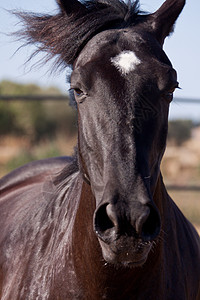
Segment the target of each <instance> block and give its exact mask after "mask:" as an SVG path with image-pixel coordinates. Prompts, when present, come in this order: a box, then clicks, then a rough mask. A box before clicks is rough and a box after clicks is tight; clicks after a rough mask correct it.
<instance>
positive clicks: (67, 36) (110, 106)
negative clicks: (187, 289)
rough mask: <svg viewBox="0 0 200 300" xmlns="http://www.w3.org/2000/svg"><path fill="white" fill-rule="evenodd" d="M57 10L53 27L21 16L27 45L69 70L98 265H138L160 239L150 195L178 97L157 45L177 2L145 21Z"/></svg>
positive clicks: (94, 6) (63, 3) (129, 11)
mask: <svg viewBox="0 0 200 300" xmlns="http://www.w3.org/2000/svg"><path fill="white" fill-rule="evenodd" d="M57 2H58V4H59V7H60V12H59V19H61V18H62V21H63V25H62V26H58V25H57V20H58V16H54V17H52V16H44V17H43V18H41V17H40V18H39V19H36V18H35V16H34V15H33V16H31V17H30V16H29V17H28V22H27V20H26V15H22V16H21V17H22V18H23V20H24V21H25V23H28V26H27V31H26V35H28V36H29V40H28V42H30V41H31V42H39V43H40V45H41V46H40V48H39V50H45V51H47V52H48V53H50V55H55V54H57V55H58V62H60V61H62V62H63V61H64V62H65V63H66V64H71V65H72V69H73V71H72V75H71V89H73V90H74V96H75V101H76V104H77V109H78V157H79V166H80V170H81V172H82V175H83V178H84V179H85V180H86V181H87V183H88V184H90V186H91V191H92V193H93V195H94V198H95V201H96V204H95V205H96V209H95V212H94V216H93V227H94V232H95V234H96V236H97V238H98V240H99V243H100V246H101V249H102V254H103V257H104V259H105V260H106V261H107V262H109V263H113V264H117V265H124V266H138V265H142V264H143V263H144V262H145V261H146V259H147V257H148V254H149V252H150V250H151V248H152V246H153V244H154V241H155V240H156V239H157V238H158V237H159V234H160V231H161V226H162V216H161V213H160V211H159V203H156V202H155V201H154V193H155V190H156V185H157V181H158V177H159V175H160V162H161V159H162V156H163V153H164V151H165V146H166V137H167V128H168V125H167V124H168V110H169V105H170V102H171V101H172V98H173V92H174V90H175V89H176V88H178V81H177V74H176V71H175V70H174V69H173V67H172V64H171V62H170V60H169V59H168V57H167V55H166V54H165V52H164V50H163V43H164V40H165V38H166V37H167V36H168V35H169V34H170V32H171V31H172V29H173V25H174V23H175V21H176V19H177V18H178V16H179V14H180V12H181V10H182V8H183V6H184V4H185V1H184V0H166V1H165V2H164V4H163V5H162V6H161V7H160V8H159V9H158V10H157V11H156V12H155V13H153V14H145V13H140V12H139V11H138V8H137V7H138V2H137V1H136V2H134V3H131V1H129V2H128V4H125V3H124V2H123V1H118V0H112V1H108V0H99V1H86V2H79V1H77V0H70V1H69V0H59V1H57ZM38 20H39V21H38Z"/></svg>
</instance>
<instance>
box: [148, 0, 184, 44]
mask: <svg viewBox="0 0 200 300" xmlns="http://www.w3.org/2000/svg"><path fill="white" fill-rule="evenodd" d="M184 5H185V0H166V1H165V2H164V3H163V5H162V6H161V7H160V8H159V9H158V10H157V11H156V12H155V13H153V14H152V15H151V26H152V29H153V33H154V34H155V35H156V38H157V39H158V41H159V42H160V44H161V45H163V43H164V40H165V38H166V37H167V36H168V35H169V34H170V32H171V31H172V30H173V26H174V24H175V22H176V20H177V18H178V16H179V14H180V13H181V11H182V9H183V7H184Z"/></svg>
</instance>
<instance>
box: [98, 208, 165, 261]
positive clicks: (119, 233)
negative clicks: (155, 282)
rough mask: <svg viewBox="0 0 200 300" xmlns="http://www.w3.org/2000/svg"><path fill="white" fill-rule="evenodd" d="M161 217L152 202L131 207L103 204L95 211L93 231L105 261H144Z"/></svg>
mask: <svg viewBox="0 0 200 300" xmlns="http://www.w3.org/2000/svg"><path fill="white" fill-rule="evenodd" d="M160 227H161V224H160V216H159V212H158V210H157V208H156V207H155V206H154V204H153V203H150V202H149V203H148V204H141V203H139V202H135V203H133V205H132V206H131V207H126V208H123V209H120V206H117V205H114V204H110V203H104V204H101V205H100V206H99V207H98V208H97V209H96V211H95V214H94V231H95V233H96V235H97V237H98V240H99V243H100V246H101V249H102V254H103V257H104V259H105V260H106V262H108V263H112V264H117V265H123V266H131V267H134V266H139V265H142V264H144V263H145V261H146V260H147V257H148V254H149V252H150V250H151V248H152V245H153V242H154V241H155V240H156V239H157V237H158V235H159V233H160Z"/></svg>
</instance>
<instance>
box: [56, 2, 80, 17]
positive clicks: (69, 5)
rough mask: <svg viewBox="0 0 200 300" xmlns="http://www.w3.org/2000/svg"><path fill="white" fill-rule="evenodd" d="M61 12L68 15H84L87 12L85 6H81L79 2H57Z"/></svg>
mask: <svg viewBox="0 0 200 300" xmlns="http://www.w3.org/2000/svg"><path fill="white" fill-rule="evenodd" d="M56 1H57V3H58V5H59V6H60V8H61V10H62V11H64V12H65V13H66V14H67V15H70V14H73V13H76V14H78V13H82V12H84V11H85V10H86V8H85V6H84V5H83V4H81V3H80V2H79V1H78V0H56Z"/></svg>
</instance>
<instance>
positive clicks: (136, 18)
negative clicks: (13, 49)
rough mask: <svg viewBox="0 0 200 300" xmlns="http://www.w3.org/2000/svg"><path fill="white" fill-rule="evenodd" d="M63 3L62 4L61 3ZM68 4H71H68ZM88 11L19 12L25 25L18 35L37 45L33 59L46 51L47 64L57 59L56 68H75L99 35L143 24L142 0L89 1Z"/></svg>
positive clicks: (86, 4) (86, 9) (85, 3)
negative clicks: (84, 49)
mask: <svg viewBox="0 0 200 300" xmlns="http://www.w3.org/2000/svg"><path fill="white" fill-rule="evenodd" d="M58 2H59V1H58ZM67 5H68V4H67ZM81 5H84V7H85V9H84V11H81V12H80V11H79V10H78V9H77V10H76V12H75V13H70V14H67V13H66V12H65V11H64V10H63V9H60V11H59V12H58V14H56V15H54V16H53V15H41V14H39V15H38V14H34V13H27V12H19V13H17V15H18V17H19V18H20V19H21V21H22V22H23V24H24V26H23V29H22V31H20V32H18V36H19V37H20V38H22V39H25V45H28V44H33V43H36V45H37V50H36V51H35V52H34V53H33V54H32V56H34V55H36V54H37V53H39V52H41V51H44V52H46V54H47V55H46V57H45V61H46V60H49V59H51V58H53V57H54V56H56V57H57V58H56V65H57V66H58V67H61V66H62V65H63V63H64V66H65V65H72V64H73V62H74V60H75V59H76V58H77V56H78V55H79V53H80V51H81V50H82V49H83V47H84V45H85V44H86V43H87V42H88V41H89V40H90V39H91V38H92V37H93V36H94V35H96V34H97V33H99V32H101V31H103V30H106V29H112V28H125V27H127V26H130V25H134V24H136V23H138V22H140V21H141V15H139V9H138V0H136V1H134V2H132V1H131V0H129V1H128V3H127V4H126V3H125V2H123V1H122V0H112V1H110V0H89V1H84V2H83V3H82V2H81Z"/></svg>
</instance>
